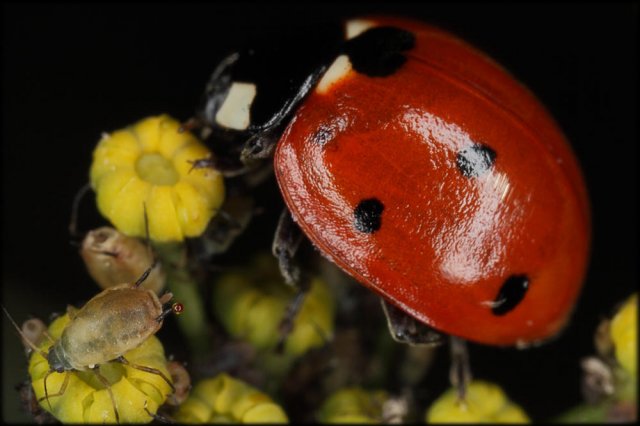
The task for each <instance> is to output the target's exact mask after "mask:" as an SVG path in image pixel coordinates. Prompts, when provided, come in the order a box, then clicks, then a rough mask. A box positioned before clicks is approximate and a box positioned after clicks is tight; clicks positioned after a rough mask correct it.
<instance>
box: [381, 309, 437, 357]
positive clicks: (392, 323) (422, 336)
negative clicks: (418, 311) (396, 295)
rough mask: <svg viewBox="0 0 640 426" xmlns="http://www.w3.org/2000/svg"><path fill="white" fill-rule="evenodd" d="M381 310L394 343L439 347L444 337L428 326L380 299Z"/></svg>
mask: <svg viewBox="0 0 640 426" xmlns="http://www.w3.org/2000/svg"><path fill="white" fill-rule="evenodd" d="M380 303H381V304H382V310H383V312H384V315H385V316H386V317H387V325H388V326H389V333H390V334H391V337H393V339H394V340H395V341H396V342H399V343H404V344H407V345H412V346H414V345H433V346H436V345H440V344H442V343H443V342H444V336H443V335H442V334H440V333H438V332H437V331H435V330H434V329H433V328H431V327H429V326H428V325H426V324H424V323H422V322H420V321H418V320H416V319H415V318H413V317H412V316H410V315H408V314H406V313H405V312H404V311H403V310H401V309H399V308H397V307H395V306H394V305H392V304H391V303H389V302H387V301H386V300H385V299H382V298H381V299H380Z"/></svg>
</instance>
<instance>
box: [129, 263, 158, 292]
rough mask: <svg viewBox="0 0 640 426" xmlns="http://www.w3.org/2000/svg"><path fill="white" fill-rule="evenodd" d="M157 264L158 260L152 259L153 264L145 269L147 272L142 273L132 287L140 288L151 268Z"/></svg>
mask: <svg viewBox="0 0 640 426" xmlns="http://www.w3.org/2000/svg"><path fill="white" fill-rule="evenodd" d="M157 264H158V259H156V258H154V259H153V263H152V264H151V266H149V268H147V270H146V271H144V272H143V273H142V275H141V276H140V278H138V281H136V282H135V284H134V285H133V286H134V287H140V284H142V283H143V282H144V281H145V280H146V279H147V278H148V277H149V274H150V273H151V271H152V270H153V268H155V267H156V265H157Z"/></svg>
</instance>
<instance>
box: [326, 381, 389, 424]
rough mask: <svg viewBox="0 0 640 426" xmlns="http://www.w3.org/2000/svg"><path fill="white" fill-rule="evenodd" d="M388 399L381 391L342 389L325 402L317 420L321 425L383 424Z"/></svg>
mask: <svg viewBox="0 0 640 426" xmlns="http://www.w3.org/2000/svg"><path fill="white" fill-rule="evenodd" d="M388 398H389V395H388V394H387V393H386V392H384V391H380V390H379V391H365V390H363V389H361V388H357V387H355V388H346V389H342V390H339V391H338V392H335V393H334V394H333V395H331V396H330V397H329V398H327V399H326V400H325V402H324V403H323V404H322V407H321V408H320V410H319V411H318V414H317V415H316V418H317V420H318V422H320V423H342V424H344V423H383V418H382V411H383V410H382V408H383V404H384V403H385V401H386V400H387V399H388Z"/></svg>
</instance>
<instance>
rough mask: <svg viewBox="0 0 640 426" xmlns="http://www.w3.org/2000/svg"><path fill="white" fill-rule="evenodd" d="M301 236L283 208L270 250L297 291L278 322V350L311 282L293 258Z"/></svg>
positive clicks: (284, 275) (287, 333) (283, 273)
mask: <svg viewBox="0 0 640 426" xmlns="http://www.w3.org/2000/svg"><path fill="white" fill-rule="evenodd" d="M303 238H304V235H303V233H302V230H301V229H300V228H299V227H298V225H296V223H295V222H294V221H293V218H292V217H291V213H289V210H287V209H286V208H285V209H284V210H283V212H282V214H281V215H280V219H279V220H278V228H277V229H276V234H275V236H274V239H273V245H272V248H271V250H272V252H273V255H274V256H275V257H276V258H277V259H278V265H279V267H280V273H281V274H282V276H283V277H284V279H285V282H286V283H287V284H288V285H290V286H292V287H293V288H295V289H296V290H297V292H296V295H295V297H294V298H293V300H292V301H291V302H290V303H289V306H287V310H286V313H285V316H284V318H283V319H282V322H281V323H280V327H279V329H280V340H279V342H278V348H279V350H281V349H282V348H283V345H284V340H285V339H286V338H287V336H288V335H289V333H290V332H291V330H292V329H293V321H294V320H295V318H296V315H297V314H298V312H299V311H300V308H301V307H302V303H303V302H304V297H305V296H306V294H307V292H308V291H309V287H310V284H311V280H310V279H309V276H308V275H307V274H305V273H303V269H302V268H301V267H300V265H299V264H298V261H297V259H296V258H295V255H296V253H297V252H298V249H299V247H300V244H301V243H302V241H303Z"/></svg>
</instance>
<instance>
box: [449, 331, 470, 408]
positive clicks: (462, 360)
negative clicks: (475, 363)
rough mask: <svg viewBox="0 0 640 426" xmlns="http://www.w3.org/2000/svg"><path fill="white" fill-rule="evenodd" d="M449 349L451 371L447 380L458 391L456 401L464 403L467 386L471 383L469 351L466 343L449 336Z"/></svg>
mask: <svg viewBox="0 0 640 426" xmlns="http://www.w3.org/2000/svg"><path fill="white" fill-rule="evenodd" d="M449 339H450V340H449V342H450V348H451V370H449V380H450V381H451V385H452V386H453V387H455V388H456V389H457V391H458V401H464V398H465V395H466V392H467V386H468V385H469V382H471V367H470V366H469V351H468V350H467V342H466V341H465V340H463V339H461V338H459V337H456V336H449Z"/></svg>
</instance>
